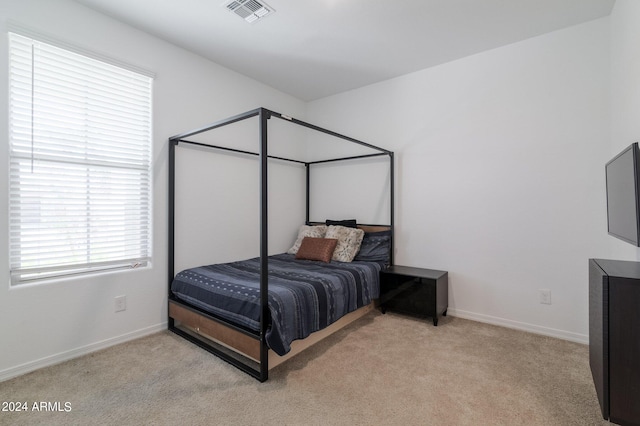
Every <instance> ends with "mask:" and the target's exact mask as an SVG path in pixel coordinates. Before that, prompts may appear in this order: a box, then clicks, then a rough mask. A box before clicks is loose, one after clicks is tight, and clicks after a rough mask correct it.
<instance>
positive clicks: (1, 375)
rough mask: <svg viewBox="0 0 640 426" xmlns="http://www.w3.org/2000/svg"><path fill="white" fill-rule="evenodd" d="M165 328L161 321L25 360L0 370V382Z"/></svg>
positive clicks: (165, 325)
mask: <svg viewBox="0 0 640 426" xmlns="http://www.w3.org/2000/svg"><path fill="white" fill-rule="evenodd" d="M166 329H167V323H166V322H165V323H161V324H157V325H153V326H151V327H146V328H143V329H140V330H136V331H132V332H131V333H127V334H123V335H121V336H116V337H112V338H111V339H106V340H102V341H100V342H96V343H92V344H90V345H87V346H83V347H80V348H76V349H72V350H70V351H66V352H61V353H59V354H55V355H51V356H47V357H44V358H41V359H38V360H36V361H31V362H27V363H25V364H21V365H18V366H16V367H11V368H8V369H6V370H2V371H0V382H3V381H5V380H9V379H12V378H14V377H18V376H21V375H23V374H26V373H30V372H32V371H34V370H38V369H40V368H43V367H49V366H51V365H54V364H59V363H61V362H64V361H68V360H70V359H73V358H77V357H79V356H83V355H87V354H89V353H91V352H95V351H99V350H101V349H106V348H108V347H110V346H114V345H117V344H120V343H124V342H128V341H129V340H134V339H138V338H140V337H144V336H147V335H149V334H153V333H157V332H160V331H163V330H166Z"/></svg>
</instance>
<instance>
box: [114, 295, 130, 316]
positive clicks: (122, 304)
mask: <svg viewBox="0 0 640 426" xmlns="http://www.w3.org/2000/svg"><path fill="white" fill-rule="evenodd" d="M115 307H116V310H115V312H122V311H126V310H127V296H117V297H116V298H115Z"/></svg>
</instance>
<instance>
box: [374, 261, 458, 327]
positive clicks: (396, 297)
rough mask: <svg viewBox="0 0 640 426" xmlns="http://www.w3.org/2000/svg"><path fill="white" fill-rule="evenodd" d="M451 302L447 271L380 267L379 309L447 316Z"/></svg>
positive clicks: (434, 322)
mask: <svg viewBox="0 0 640 426" xmlns="http://www.w3.org/2000/svg"><path fill="white" fill-rule="evenodd" d="M448 306H449V274H448V272H447V271H437V270H434V269H423V268H412V267H409V266H400V265H393V266H390V267H389V268H387V269H383V270H382V271H380V310H381V311H382V313H385V312H386V311H387V310H390V311H397V312H402V313H408V314H412V315H418V316H421V317H432V318H433V325H434V326H437V325H438V316H439V315H442V316H446V315H447V308H448Z"/></svg>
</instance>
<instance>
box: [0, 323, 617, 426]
mask: <svg viewBox="0 0 640 426" xmlns="http://www.w3.org/2000/svg"><path fill="white" fill-rule="evenodd" d="M0 401H26V402H28V403H29V404H30V405H32V404H33V402H37V401H45V402H51V403H55V402H58V403H59V406H60V407H62V409H64V404H65V402H68V403H69V404H70V408H71V411H69V412H33V411H31V412H21V413H7V412H0V424H2V425H40V424H42V425H58V424H59V425H140V424H149V425H151V424H153V425H162V424H167V425H200V424H202V425H205V424H208V425H254V424H255V425H283V424H285V425H305V424H309V425H359V424H362V425H378V424H387V425H581V426H582V425H600V424H605V423H606V422H605V421H604V420H602V418H601V416H600V411H599V407H598V401H597V398H596V394H595V390H594V387H593V383H592V381H591V374H590V370H589V361H588V348H587V347H586V346H584V345H580V344H576V343H571V342H566V341H562V340H557V339H553V338H548V337H543V336H538V335H533V334H528V333H524V332H519V331H514V330H509V329H505V328H501V327H495V326H490V325H486V324H481V323H476V322H473V321H467V320H463V319H459V318H452V317H447V318H443V319H442V320H441V321H440V323H439V325H438V327H433V325H432V323H431V322H430V321H424V320H417V319H413V318H408V317H403V316H400V315H396V314H393V313H388V314H387V315H381V314H380V313H378V312H374V313H372V314H369V315H368V316H366V317H364V318H362V319H360V320H358V321H356V322H355V323H354V324H352V325H351V326H349V327H347V328H346V329H344V330H341V331H339V332H338V333H336V334H335V335H333V336H331V337H329V338H328V339H326V340H324V341H323V342H320V343H319V344H317V345H315V346H314V347H312V348H311V349H309V350H307V351H306V352H304V353H302V354H300V355H299V356H298V357H296V358H293V359H292V360H289V361H288V362H286V363H284V364H282V365H281V366H278V367H276V368H275V369H273V370H272V371H271V374H270V379H269V381H268V382H266V383H259V382H258V381H256V380H254V379H252V378H250V377H249V376H247V375H245V374H244V373H242V372H240V371H239V370H236V369H235V368H233V367H231V366H229V365H228V364H226V363H225V362H223V361H221V360H219V359H217V358H216V357H214V356H213V355H211V354H209V353H208V352H206V351H204V350H202V349H200V348H198V347H196V346H194V345H192V344H191V343H189V342H187V341H185V340H183V339H181V338H180V337H178V336H176V335H174V334H172V333H169V332H163V333H158V334H155V335H152V336H149V337H145V338H142V339H139V340H136V341H132V342H129V343H125V344H122V345H119V346H115V347H112V348H109V349H106V350H103V351H100V352H97V353H94V354H91V355H87V356H84V357H81V358H78V359H75V360H72V361H68V362H65V363H63V364H60V365H56V366H53V367H49V368H45V369H42V370H39V371H36V372H33V373H30V374H27V375H25V376H22V377H18V378H16V379H13V380H10V381H6V382H3V383H0ZM29 408H30V409H31V407H29Z"/></svg>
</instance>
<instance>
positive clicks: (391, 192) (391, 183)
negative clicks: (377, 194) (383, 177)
mask: <svg viewBox="0 0 640 426" xmlns="http://www.w3.org/2000/svg"><path fill="white" fill-rule="evenodd" d="M388 154H389V203H390V204H391V205H390V212H389V213H390V217H389V225H390V226H391V247H390V252H389V265H393V251H394V250H393V244H394V239H395V238H394V235H395V231H394V226H393V224H394V204H395V200H394V181H393V176H394V169H393V152H392V151H388Z"/></svg>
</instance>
